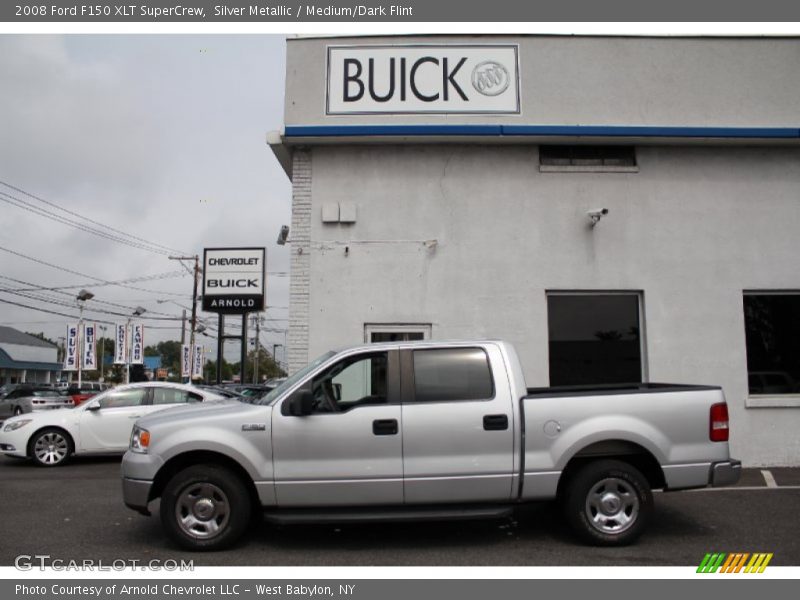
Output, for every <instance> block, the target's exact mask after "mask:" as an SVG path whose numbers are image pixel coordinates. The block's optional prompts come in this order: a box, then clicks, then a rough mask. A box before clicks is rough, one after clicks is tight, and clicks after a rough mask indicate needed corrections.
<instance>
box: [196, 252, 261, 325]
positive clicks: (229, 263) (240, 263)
mask: <svg viewBox="0 0 800 600" xmlns="http://www.w3.org/2000/svg"><path fill="white" fill-rule="evenodd" d="M265 258H266V250H265V249H264V248H206V249H205V252H204V255H203V310H205V311H208V312H218V313H229V314H242V313H248V312H258V311H261V310H264V289H265V286H264V279H265V273H264V263H265V262H266V261H265Z"/></svg>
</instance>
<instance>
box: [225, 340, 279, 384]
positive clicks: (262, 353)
mask: <svg viewBox="0 0 800 600" xmlns="http://www.w3.org/2000/svg"><path fill="white" fill-rule="evenodd" d="M256 360H258V381H257V382H256V383H261V382H262V381H264V380H265V379H271V378H272V377H283V376H284V375H286V373H285V372H284V370H283V369H281V368H280V367H279V366H278V364H277V363H276V362H275V359H274V357H273V356H272V355H271V354H270V353H269V352H267V351H266V350H265V349H264V348H263V347H261V346H259V348H258V350H257V351H256V350H251V351H250V352H249V353H248V354H247V363H246V364H245V370H244V372H245V376H244V381H242V383H252V382H253V367H254V363H255V361H256ZM236 366H237V367H239V364H238V363H237V364H236ZM235 371H239V372H241V369H240V368H237V369H235Z"/></svg>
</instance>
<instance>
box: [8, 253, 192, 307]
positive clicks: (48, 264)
mask: <svg viewBox="0 0 800 600" xmlns="http://www.w3.org/2000/svg"><path fill="white" fill-rule="evenodd" d="M0 250H2V251H3V252H8V253H9V254H13V255H14V256H19V257H20V258H24V259H26V260H30V261H32V262H35V263H38V264H40V265H45V266H46V267H51V268H53V269H58V270H59V271H64V272H65V273H71V274H72V275H79V276H80V277H86V278H88V279H93V280H95V281H99V282H101V283H103V284H105V285H116V286H119V287H122V288H127V289H130V290H136V291H137V292H148V293H150V294H159V295H166V296H179V297H184V296H185V294H176V293H174V292H162V291H158V290H149V289H147V288H137V287H133V286H130V285H125V284H122V283H115V282H113V281H108V280H107V279H101V278H99V277H94V276H92V275H87V274H86V273H81V272H79V271H73V270H72V269H68V268H66V267H62V266H60V265H54V264H53V263H49V262H46V261H43V260H41V259H38V258H33V257H32V256H27V255H25V254H22V253H21V252H16V251H15V250H11V249H10V248H5V247H3V246H0Z"/></svg>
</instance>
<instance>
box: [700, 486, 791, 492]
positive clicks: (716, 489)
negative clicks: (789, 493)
mask: <svg viewBox="0 0 800 600" xmlns="http://www.w3.org/2000/svg"><path fill="white" fill-rule="evenodd" d="M742 490H744V491H752V490H761V491H772V492H779V491H781V490H800V485H781V486H778V485H776V486H773V487H767V486H763V485H758V486H753V485H743V486H740V487H736V486H728V487H708V488H699V489H696V490H685V491H687V492H740V491H742Z"/></svg>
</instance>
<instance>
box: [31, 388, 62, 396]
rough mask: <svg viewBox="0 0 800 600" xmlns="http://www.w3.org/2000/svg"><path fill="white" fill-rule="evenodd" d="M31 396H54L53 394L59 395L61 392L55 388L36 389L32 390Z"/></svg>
mask: <svg viewBox="0 0 800 600" xmlns="http://www.w3.org/2000/svg"><path fill="white" fill-rule="evenodd" d="M31 396H36V397H38V398H52V397H53V396H56V397H59V396H61V394H59V393H58V392H57V391H55V390H35V391H33V392H31Z"/></svg>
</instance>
